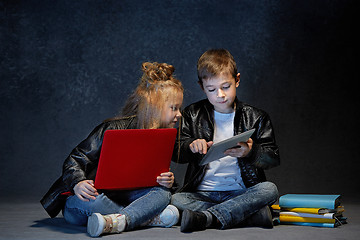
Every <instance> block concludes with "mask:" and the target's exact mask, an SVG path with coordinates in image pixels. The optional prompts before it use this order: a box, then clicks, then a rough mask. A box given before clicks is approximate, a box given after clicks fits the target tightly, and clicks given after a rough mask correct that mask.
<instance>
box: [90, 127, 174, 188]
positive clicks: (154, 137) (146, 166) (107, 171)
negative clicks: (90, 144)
mask: <svg viewBox="0 0 360 240" xmlns="http://www.w3.org/2000/svg"><path fill="white" fill-rule="evenodd" d="M176 133H177V130H176V129H175V128H161V129H125V130H107V131H106V132H105V134H104V139H103V144H102V148H101V152H100V159H99V165H98V169H97V173H96V177H95V188H96V189H107V190H121V189H134V188H141V187H151V186H158V185H159V184H158V183H157V182H156V177H157V176H159V175H160V173H163V172H168V171H169V167H170V162H171V156H172V152H173V149H174V144H175V139H176Z"/></svg>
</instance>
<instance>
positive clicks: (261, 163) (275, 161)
mask: <svg viewBox="0 0 360 240" xmlns="http://www.w3.org/2000/svg"><path fill="white" fill-rule="evenodd" d="M255 128H256V131H255V133H254V135H253V136H252V137H253V140H254V144H253V147H252V149H251V152H250V154H249V157H248V158H249V160H250V161H252V164H253V165H254V166H255V167H257V168H261V169H269V168H272V167H276V166H278V165H279V164H280V156H279V148H278V146H277V144H276V141H275V134H274V130H273V127H272V124H271V120H270V117H269V115H268V114H267V113H264V114H262V115H261V116H260V117H259V119H258V121H256V123H255Z"/></svg>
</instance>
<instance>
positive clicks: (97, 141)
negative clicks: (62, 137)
mask: <svg viewBox="0 0 360 240" xmlns="http://www.w3.org/2000/svg"><path fill="white" fill-rule="evenodd" d="M108 128H109V124H105V123H102V124H100V125H99V126H97V127H96V128H95V129H94V130H93V131H92V132H91V133H90V134H89V136H88V137H87V138H86V139H85V140H83V141H82V142H81V143H80V144H79V145H77V146H76V147H75V148H74V149H73V150H72V152H71V153H70V155H69V156H68V157H67V158H66V160H65V162H64V164H63V174H62V180H63V182H64V183H65V185H66V186H67V187H68V189H70V190H71V191H73V188H74V186H75V185H76V184H77V183H78V182H80V181H82V180H85V179H89V175H90V173H91V172H92V171H94V170H95V169H96V168H97V165H98V161H99V156H100V150H101V146H102V141H103V137H104V133H105V131H106V130H107V129H108Z"/></svg>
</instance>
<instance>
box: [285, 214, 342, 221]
mask: <svg viewBox="0 0 360 240" xmlns="http://www.w3.org/2000/svg"><path fill="white" fill-rule="evenodd" d="M279 219H280V222H308V223H335V219H331V218H308V217H295V216H290V215H280V217H279Z"/></svg>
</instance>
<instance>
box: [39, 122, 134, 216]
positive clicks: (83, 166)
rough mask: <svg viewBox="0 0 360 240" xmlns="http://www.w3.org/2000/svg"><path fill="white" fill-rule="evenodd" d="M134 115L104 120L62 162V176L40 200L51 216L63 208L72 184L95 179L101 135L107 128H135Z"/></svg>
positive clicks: (72, 186) (71, 190)
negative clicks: (66, 193)
mask: <svg viewBox="0 0 360 240" xmlns="http://www.w3.org/2000/svg"><path fill="white" fill-rule="evenodd" d="M136 123H137V121H136V117H126V118H121V119H116V120H115V119H114V120H109V121H104V122H103V123H101V124H100V125H98V126H97V127H96V128H95V129H94V130H93V131H92V132H91V133H90V134H89V136H88V137H87V138H86V139H85V140H84V141H82V142H81V143H80V144H79V145H78V146H76V147H75V148H74V149H73V150H72V152H71V153H70V155H69V156H68V157H67V158H66V160H65V162H64V164H63V172H62V176H61V177H60V178H59V179H57V180H56V182H55V183H54V184H53V185H52V186H51V188H50V189H49V191H48V192H47V193H46V194H45V196H44V197H43V198H42V199H41V200H40V202H41V204H42V205H43V207H44V209H45V210H46V211H47V212H48V214H49V215H50V216H51V217H56V216H57V215H58V213H59V212H60V211H61V210H62V209H63V207H64V205H65V201H66V198H67V195H64V193H65V192H71V193H73V188H74V186H75V185H76V184H77V183H78V182H80V181H82V180H85V179H92V180H94V179H95V174H96V170H97V166H98V161H99V156H100V150H101V146H102V141H103V136H104V133H105V131H106V130H109V129H135V128H136Z"/></svg>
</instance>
